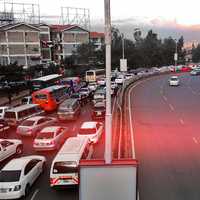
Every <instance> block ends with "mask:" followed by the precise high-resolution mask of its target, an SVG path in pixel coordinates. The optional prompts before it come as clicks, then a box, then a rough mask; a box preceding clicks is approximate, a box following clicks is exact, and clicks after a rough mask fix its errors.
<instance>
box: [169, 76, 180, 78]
mask: <svg viewBox="0 0 200 200" xmlns="http://www.w3.org/2000/svg"><path fill="white" fill-rule="evenodd" d="M170 78H178V76H171V77H170Z"/></svg>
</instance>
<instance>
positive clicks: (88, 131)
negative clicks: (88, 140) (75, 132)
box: [79, 128, 96, 135]
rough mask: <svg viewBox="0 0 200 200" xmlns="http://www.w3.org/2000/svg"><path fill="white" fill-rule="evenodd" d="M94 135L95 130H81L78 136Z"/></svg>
mask: <svg viewBox="0 0 200 200" xmlns="http://www.w3.org/2000/svg"><path fill="white" fill-rule="evenodd" d="M94 133H96V129H95V128H81V129H80V130H79V134H80V135H89V134H94Z"/></svg>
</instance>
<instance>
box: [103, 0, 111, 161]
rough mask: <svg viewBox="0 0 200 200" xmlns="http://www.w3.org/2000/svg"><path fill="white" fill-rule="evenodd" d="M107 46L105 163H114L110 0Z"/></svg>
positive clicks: (106, 8) (107, 2)
mask: <svg viewBox="0 0 200 200" xmlns="http://www.w3.org/2000/svg"><path fill="white" fill-rule="evenodd" d="M104 12H105V45H106V117H105V154H104V158H105V162H106V164H110V163H111V161H112V114H111V78H110V76H111V16H110V0H104Z"/></svg>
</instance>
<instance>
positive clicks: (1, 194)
mask: <svg viewBox="0 0 200 200" xmlns="http://www.w3.org/2000/svg"><path fill="white" fill-rule="evenodd" d="M45 162H46V159H45V157H44V156H37V155H33V156H26V157H21V158H16V159H13V160H11V161H10V162H9V163H7V164H6V165H5V166H4V167H3V169H2V170H1V172H0V199H18V198H21V197H23V196H27V194H28V193H29V191H30V187H31V186H32V184H33V183H34V182H35V181H36V179H37V178H38V176H39V175H40V174H41V173H42V172H43V170H44V166H45Z"/></svg>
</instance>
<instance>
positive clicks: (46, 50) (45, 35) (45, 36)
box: [38, 24, 53, 63]
mask: <svg viewBox="0 0 200 200" xmlns="http://www.w3.org/2000/svg"><path fill="white" fill-rule="evenodd" d="M38 27H39V29H40V42H41V62H42V63H47V62H50V61H51V60H52V53H51V48H52V46H53V45H52V42H51V34H50V33H51V32H50V27H49V26H48V25H47V24H40V25H39V26H38Z"/></svg>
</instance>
